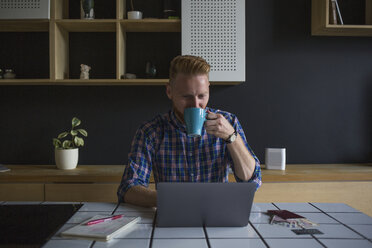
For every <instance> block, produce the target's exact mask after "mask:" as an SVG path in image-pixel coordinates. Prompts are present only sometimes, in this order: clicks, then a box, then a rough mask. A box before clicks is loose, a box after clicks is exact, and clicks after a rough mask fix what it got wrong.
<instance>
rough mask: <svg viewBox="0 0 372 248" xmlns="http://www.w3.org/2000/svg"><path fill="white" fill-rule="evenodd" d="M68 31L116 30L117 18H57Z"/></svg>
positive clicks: (57, 21) (59, 23) (57, 22)
mask: <svg viewBox="0 0 372 248" xmlns="http://www.w3.org/2000/svg"><path fill="white" fill-rule="evenodd" d="M55 22H56V24H57V25H59V26H60V27H62V28H63V29H64V30H66V31H67V32H115V31H116V20H115V19H111V20H96V19H95V20H78V19H77V20H72V19H71V20H56V21H55Z"/></svg>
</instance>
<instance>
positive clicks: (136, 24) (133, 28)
mask: <svg viewBox="0 0 372 248" xmlns="http://www.w3.org/2000/svg"><path fill="white" fill-rule="evenodd" d="M120 22H121V25H122V27H123V29H124V31H125V32H181V20H166V19H143V20H121V21H120Z"/></svg>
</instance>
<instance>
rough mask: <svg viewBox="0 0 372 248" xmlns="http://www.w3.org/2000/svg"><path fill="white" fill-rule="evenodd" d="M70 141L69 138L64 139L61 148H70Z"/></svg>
mask: <svg viewBox="0 0 372 248" xmlns="http://www.w3.org/2000/svg"><path fill="white" fill-rule="evenodd" d="M71 144H72V143H71V141H70V140H65V141H63V143H62V148H63V149H70V148H72V147H71Z"/></svg>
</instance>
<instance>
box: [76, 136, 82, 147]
mask: <svg viewBox="0 0 372 248" xmlns="http://www.w3.org/2000/svg"><path fill="white" fill-rule="evenodd" d="M74 143H75V145H76V146H83V145H84V140H83V139H82V138H80V137H78V136H75V138H74Z"/></svg>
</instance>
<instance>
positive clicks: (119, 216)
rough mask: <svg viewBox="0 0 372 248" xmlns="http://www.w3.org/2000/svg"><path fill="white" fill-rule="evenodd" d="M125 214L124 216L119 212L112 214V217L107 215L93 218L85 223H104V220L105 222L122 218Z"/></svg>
mask: <svg viewBox="0 0 372 248" xmlns="http://www.w3.org/2000/svg"><path fill="white" fill-rule="evenodd" d="M123 216H124V214H118V215H113V216H110V217H107V218H102V219H96V220H91V221H89V222H87V223H86V224H85V225H88V226H89V225H94V224H98V223H102V222H105V221H110V220H116V219H120V218H121V217H123Z"/></svg>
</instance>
